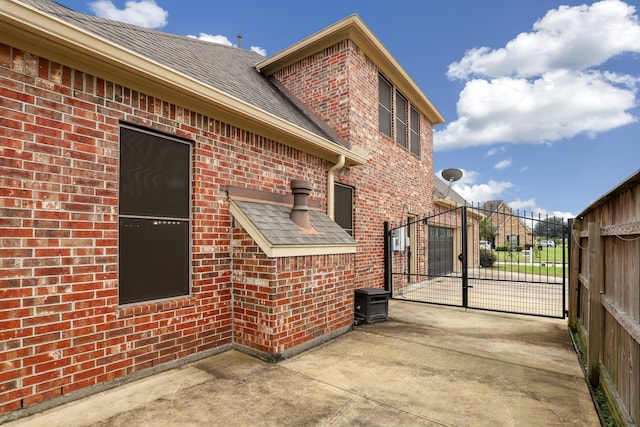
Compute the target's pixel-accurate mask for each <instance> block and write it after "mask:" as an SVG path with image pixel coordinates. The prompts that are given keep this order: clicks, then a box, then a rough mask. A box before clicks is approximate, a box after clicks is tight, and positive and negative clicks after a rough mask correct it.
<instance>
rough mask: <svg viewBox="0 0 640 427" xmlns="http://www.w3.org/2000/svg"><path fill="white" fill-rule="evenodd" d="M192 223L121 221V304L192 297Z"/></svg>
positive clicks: (144, 220) (133, 219)
mask: <svg viewBox="0 0 640 427" xmlns="http://www.w3.org/2000/svg"><path fill="white" fill-rule="evenodd" d="M189 228H190V227H189V222H188V221H173V220H153V219H141V218H120V254H119V258H120V288H119V293H120V304H130V303H134V302H140V301H148V300H153V299H160V298H169V297H175V296H178V295H188V294H189Z"/></svg>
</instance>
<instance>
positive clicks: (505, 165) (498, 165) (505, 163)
mask: <svg viewBox="0 0 640 427" xmlns="http://www.w3.org/2000/svg"><path fill="white" fill-rule="evenodd" d="M509 166H511V159H504V160H502V161H500V162H498V163H496V165H495V166H494V168H496V169H505V168H508V167H509Z"/></svg>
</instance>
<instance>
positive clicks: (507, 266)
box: [492, 246, 569, 277]
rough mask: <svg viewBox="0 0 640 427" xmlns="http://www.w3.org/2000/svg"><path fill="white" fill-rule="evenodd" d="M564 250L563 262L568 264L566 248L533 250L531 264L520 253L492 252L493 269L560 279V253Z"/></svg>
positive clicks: (527, 258) (529, 260)
mask: <svg viewBox="0 0 640 427" xmlns="http://www.w3.org/2000/svg"><path fill="white" fill-rule="evenodd" d="M563 250H564V256H565V258H564V261H565V262H566V263H568V262H569V255H568V253H567V247H558V246H556V247H546V248H542V249H538V248H537V247H534V248H533V264H534V265H531V264H532V263H531V259H530V258H529V257H525V256H524V255H523V254H522V252H516V251H513V252H508V251H493V253H494V254H495V256H496V263H495V264H494V265H493V267H492V268H493V269H496V270H502V271H512V272H514V273H515V272H518V273H527V274H541V275H545V276H556V277H562V251H563Z"/></svg>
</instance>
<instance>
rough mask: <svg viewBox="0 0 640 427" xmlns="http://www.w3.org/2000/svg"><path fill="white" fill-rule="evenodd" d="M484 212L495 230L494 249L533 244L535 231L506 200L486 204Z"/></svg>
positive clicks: (491, 201)
mask: <svg viewBox="0 0 640 427" xmlns="http://www.w3.org/2000/svg"><path fill="white" fill-rule="evenodd" d="M483 210H484V212H485V215H486V216H487V217H488V218H489V221H490V223H491V225H492V226H493V227H494V230H495V238H494V241H493V242H492V246H493V247H494V248H495V247H498V246H507V247H510V248H515V247H524V245H525V244H527V243H528V244H533V230H532V229H531V227H529V226H527V224H525V223H524V221H523V220H522V217H521V216H520V215H518V214H516V213H514V212H513V210H512V209H511V208H510V207H509V205H508V204H507V203H506V202H505V201H504V200H490V201H488V202H486V203H485V204H484V206H483Z"/></svg>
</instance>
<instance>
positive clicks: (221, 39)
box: [187, 33, 267, 56]
mask: <svg viewBox="0 0 640 427" xmlns="http://www.w3.org/2000/svg"><path fill="white" fill-rule="evenodd" d="M187 37H193V38H194V39H199V40H204V41H206V42H211V43H218V44H223V45H225V46H233V47H237V45H236V44H234V43H232V42H231V40H229V38H228V37H227V36H222V35H220V34H217V35H213V34H207V33H200V34H198V35H197V36H193V35H188V36H187ZM250 50H251V51H252V52H256V53H258V54H260V55H262V56H267V51H266V50H265V49H263V48H261V47H259V46H251V49H250Z"/></svg>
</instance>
